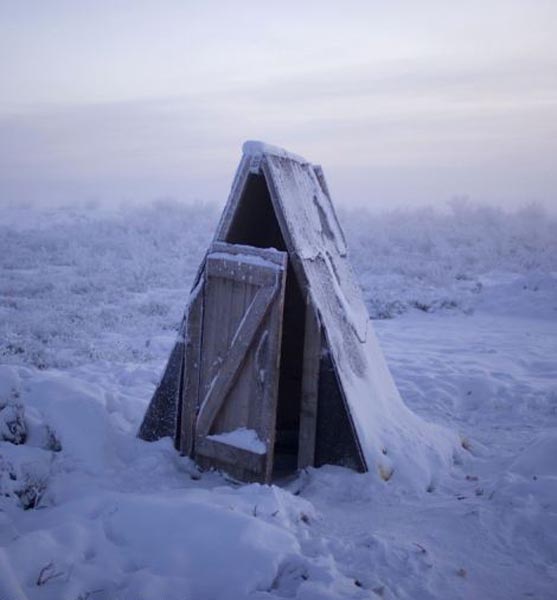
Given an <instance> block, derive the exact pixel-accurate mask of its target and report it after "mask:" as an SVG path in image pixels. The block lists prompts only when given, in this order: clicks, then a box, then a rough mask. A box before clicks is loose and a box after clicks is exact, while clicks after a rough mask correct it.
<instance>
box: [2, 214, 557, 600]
mask: <svg viewBox="0 0 557 600" xmlns="http://www.w3.org/2000/svg"><path fill="white" fill-rule="evenodd" d="M217 217H218V214H217V212H216V211H215V210H214V209H211V208H207V207H205V208H193V207H188V206H181V205H179V204H175V203H172V202H158V203H155V204H153V205H150V206H144V207H139V208H134V209H131V208H129V207H122V208H118V209H107V208H103V207H102V206H98V205H95V204H94V203H92V204H91V205H88V206H80V207H75V206H74V207H66V208H57V209H46V208H37V207H34V206H24V207H21V206H17V205H13V206H8V205H5V206H3V207H2V212H1V216H0V408H1V410H0V440H3V441H0V599H1V600H19V599H24V598H29V599H41V600H78V599H80V600H85V599H86V598H90V599H91V600H186V599H192V600H198V599H201V600H204V599H210V598H220V599H232V600H235V599H241V598H254V599H255V598H273V597H297V598H305V599H320V598H407V599H412V600H415V599H421V598H436V599H443V600H445V599H452V598H466V599H479V600H481V599H498V598H501V599H505V600H508V599H510V598H544V599H550V598H555V597H557V364H556V358H555V357H556V356H557V223H556V221H555V220H554V219H552V218H550V217H548V216H547V215H544V214H543V213H542V212H541V211H539V210H537V209H535V208H530V209H526V210H523V211H521V212H519V213H514V214H506V213H502V212H500V211H497V210H494V209H487V208H482V209H480V208H475V207H473V206H467V205H461V206H458V205H456V204H455V205H453V207H452V208H451V209H450V210H448V211H447V212H445V213H436V212H431V211H428V210H420V211H412V212H397V213H390V214H383V215H375V216H373V215H367V214H361V213H360V214H355V213H351V212H346V213H345V214H341V220H342V221H343V223H344V224H345V227H346V230H347V235H348V239H349V242H350V246H351V249H352V259H353V262H354V266H355V269H356V271H357V274H358V277H359V280H360V283H361V285H362V288H363V291H364V296H365V299H366V303H367V305H368V308H369V310H370V313H371V314H372V315H373V316H374V317H375V318H376V321H375V326H376V331H377V333H378V336H379V338H380V340H381V342H382V345H383V348H384V351H385V353H386V356H387V359H388V362H389V364H390V366H391V369H392V371H393V374H394V377H395V380H396V382H397V384H398V386H399V389H400V391H401V393H402V396H403V398H404V399H405V401H406V403H407V404H408V405H409V406H410V407H411V408H412V409H413V410H414V411H415V412H416V413H418V414H420V415H421V416H423V417H424V418H426V419H428V420H430V421H433V422H436V423H440V424H443V425H445V426H447V427H449V428H451V429H453V430H455V431H457V432H458V433H459V435H460V437H461V440H462V447H463V448H462V451H461V452H460V453H459V454H458V455H455V461H454V465H453V466H452V467H451V469H450V471H449V472H442V473H439V475H438V477H436V478H434V479H433V480H432V481H431V482H429V483H428V485H427V486H425V489H423V490H417V491H416V490H407V489H404V488H403V487H401V486H399V485H398V484H397V482H396V478H393V479H391V480H390V481H387V482H384V481H382V480H381V479H380V478H378V477H375V476H372V475H370V474H357V473H353V472H351V471H348V470H345V469H342V468H338V467H324V468H322V469H318V470H314V469H310V470H308V471H307V472H304V473H302V474H300V475H299V476H298V477H297V478H293V479H290V480H288V481H284V482H282V484H281V485H280V486H260V485H244V486H238V485H235V484H233V483H232V482H230V481H228V480H227V479H226V478H225V477H224V476H222V475H220V474H217V473H202V474H201V473H199V472H198V471H197V470H196V468H195V466H194V465H193V464H192V463H191V461H189V460H188V459H186V458H182V457H180V456H178V455H177V454H176V452H175V451H174V450H173V448H172V445H171V443H170V441H169V440H162V441H160V442H157V443H154V444H149V443H145V442H142V441H140V440H138V439H137V438H136V437H135V433H136V431H137V428H138V425H139V423H140V421H141V418H142V416H143V412H144V410H145V407H146V405H147V403H148V401H149V398H150V395H151V394H152V392H153V390H154V387H155V385H156V382H157V379H158V377H159V375H160V373H161V369H162V367H163V366H164V364H165V361H166V359H167V357H168V353H169V351H170V348H171V346H172V342H173V339H174V335H175V333H176V330H177V327H178V324H179V320H180V316H181V312H182V310H183V307H184V303H185V300H186V297H187V293H188V290H189V286H190V283H191V280H192V278H193V274H194V272H195V270H196V269H197V266H198V262H199V260H200V258H201V256H202V254H203V252H204V250H205V248H206V246H207V244H208V242H209V239H210V236H211V233H212V230H213V228H214V225H215V223H216V219H217ZM14 442H16V443H14Z"/></svg>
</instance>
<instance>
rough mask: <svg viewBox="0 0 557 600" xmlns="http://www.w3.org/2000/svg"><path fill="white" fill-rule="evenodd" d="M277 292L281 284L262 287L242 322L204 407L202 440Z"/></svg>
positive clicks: (201, 412) (200, 424)
mask: <svg viewBox="0 0 557 600" xmlns="http://www.w3.org/2000/svg"><path fill="white" fill-rule="evenodd" d="M277 291H278V285H275V286H273V287H264V288H261V289H260V290H259V291H258V292H257V294H256V296H255V298H254V300H253V302H252V303H251V306H250V308H249V309H248V311H247V312H246V314H245V316H244V318H243V319H242V321H241V323H240V326H239V328H238V330H237V331H236V333H235V335H234V337H233V339H232V343H231V347H230V350H229V352H228V354H227V356H226V358H225V359H224V361H223V363H222V365H220V368H219V371H218V374H217V376H216V377H215V378H214V379H213V381H212V382H211V384H210V386H209V390H208V392H207V394H206V395H205V398H204V399H203V402H202V404H201V407H200V410H199V414H198V416H197V426H196V429H197V436H198V437H199V436H205V435H208V434H209V430H210V427H211V425H212V424H213V421H214V420H215V417H216V415H217V413H218V411H219V409H220V408H221V406H222V403H223V401H224V399H225V397H226V393H227V392H228V390H229V389H230V387H231V386H232V384H233V383H234V377H235V376H236V374H237V373H238V370H239V368H240V367H241V365H242V362H243V359H244V358H245V355H246V352H247V350H248V348H249V347H250V345H251V343H252V342H253V339H254V337H255V334H256V333H257V331H258V329H259V326H260V325H261V322H262V321H263V319H264V317H265V315H266V314H267V311H268V310H269V307H270V306H271V303H272V301H273V298H274V297H275V295H276V293H277Z"/></svg>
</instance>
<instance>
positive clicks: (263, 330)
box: [193, 243, 286, 482]
mask: <svg viewBox="0 0 557 600" xmlns="http://www.w3.org/2000/svg"><path fill="white" fill-rule="evenodd" d="M285 279H286V253H282V252H278V251H276V250H272V249H261V248H246V247H245V246H235V245H231V244H224V243H216V244H214V245H213V247H212V248H211V251H210V252H209V254H208V255H207V259H206V264H205V271H204V291H203V324H202V328H201V339H200V360H199V379H198V387H197V397H198V400H197V403H198V405H199V410H198V414H197V419H196V422H195V447H194V452H193V454H194V456H195V458H196V460H197V461H198V462H199V463H200V464H201V465H202V466H204V467H216V468H223V469H224V470H227V471H228V472H230V473H231V474H233V475H234V476H235V477H237V478H239V479H243V480H250V481H263V482H268V481H270V478H271V474H272V466H273V447H274V438H275V419H276V405H277V392H278V375H279V359H280V344H281V336H282V335H281V334H282V315H283V304H284V287H285ZM241 428H245V429H250V430H252V431H254V432H255V433H256V434H257V437H258V438H259V440H261V441H262V442H263V443H264V444H265V448H266V452H265V454H258V453H255V452H250V451H249V449H244V448H237V447H235V446H232V445H230V447H229V448H228V449H227V448H226V446H227V444H225V443H224V442H222V441H218V442H216V441H214V440H212V439H210V438H211V436H213V435H216V434H221V433H226V432H232V431H236V430H238V429H241ZM230 457H233V459H234V460H231V459H230ZM232 467H233V468H232Z"/></svg>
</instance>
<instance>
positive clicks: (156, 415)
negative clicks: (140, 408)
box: [138, 321, 186, 442]
mask: <svg viewBox="0 0 557 600" xmlns="http://www.w3.org/2000/svg"><path fill="white" fill-rule="evenodd" d="M185 327H186V325H185V322H184V321H182V324H181V326H180V333H179V335H178V339H177V341H176V343H175V345H174V348H173V350H172V353H171V354H170V358H169V359H168V363H167V365H166V368H165V370H164V374H163V376H162V378H161V380H160V382H159V384H158V386H157V389H156V390H155V393H154V394H153V398H152V399H151V402H150V404H149V407H148V408H147V411H146V412H145V416H144V417H143V422H142V423H141V427H140V428H139V432H138V436H139V437H140V438H141V439H143V440H145V441H147V442H153V441H155V440H158V439H160V438H162V437H166V436H170V437H174V436H175V435H176V423H177V418H178V415H177V412H178V410H177V409H178V406H179V401H178V395H179V393H180V387H181V381H182V371H183V361H184V335H185V334H184V332H185Z"/></svg>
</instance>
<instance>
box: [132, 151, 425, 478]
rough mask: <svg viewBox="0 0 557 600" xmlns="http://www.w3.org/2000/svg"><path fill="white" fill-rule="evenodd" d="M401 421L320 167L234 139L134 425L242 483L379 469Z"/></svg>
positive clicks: (386, 465) (405, 425)
mask: <svg viewBox="0 0 557 600" xmlns="http://www.w3.org/2000/svg"><path fill="white" fill-rule="evenodd" d="M401 416H402V418H399V417H401ZM413 419H417V417H415V415H413V413H410V411H408V409H407V408H406V406H405V405H404V404H403V403H402V401H401V399H400V396H399V395H398V392H397V390H396V387H395V385H394V383H393V380H392V378H391V375H390V373H389V371H388V369H387V367H386V364H385V361H384V359H383V356H382V353H381V351H380V349H379V347H378V344H377V341H376V338H375V336H374V334H373V331H372V327H371V322H370V319H369V316H368V314H367V311H366V308H365V306H364V303H363V300H362V297H361V293H360V290H359V289H358V287H357V285H356V283H355V279H354V276H353V273H352V270H351V268H350V265H349V262H348V257H347V249H346V242H345V238H344V234H343V232H342V229H341V226H340V224H339V222H338V219H337V216H336V214H335V211H334V208H333V205H332V202H331V198H330V194H329V190H328V188H327V184H326V182H325V178H324V176H323V172H322V170H321V168H320V167H318V166H314V165H312V164H310V163H309V162H307V161H306V160H304V159H303V158H301V157H298V156H295V155H292V154H290V153H288V152H286V151H284V150H282V149H279V148H275V147H272V146H268V145H265V144H262V143H260V142H246V143H245V144H244V147H243V157H242V160H241V162H240V165H239V168H238V171H237V173H236V176H235V178H234V182H233V184H232V189H231V193H230V196H229V199H228V202H227V204H226V207H225V209H224V212H223V215H222V217H221V220H220V223H219V225H218V228H217V231H216V234H215V237H214V241H213V243H212V244H211V246H210V248H209V249H208V251H207V254H206V256H205V258H204V260H203V263H202V265H201V266H200V269H199V271H198V275H197V278H196V280H195V282H194V285H193V288H192V291H191V295H190V299H189V303H188V306H187V308H186V311H185V316H184V320H183V322H182V326H181V331H180V335H179V338H178V341H177V343H176V345H175V347H174V350H173V352H172V354H171V356H170V359H169V361H168V364H167V367H166V370H165V372H164V375H163V377H162V379H161V381H160V384H159V386H158V388H157V390H156V392H155V394H154V396H153V399H152V401H151V403H150V406H149V408H148V410H147V412H146V415H145V417H144V421H143V423H142V425H141V429H140V432H139V436H140V437H141V438H143V439H145V440H155V439H158V438H160V437H163V436H173V437H174V440H175V445H176V447H177V448H178V449H179V450H180V452H182V453H183V454H186V455H188V456H191V457H192V458H193V459H194V460H195V461H196V462H197V463H198V464H199V465H200V466H201V467H203V468H212V467H215V468H219V469H222V470H224V471H226V472H227V473H229V474H230V475H232V476H233V477H235V478H237V479H239V480H243V481H261V482H269V481H271V479H272V478H273V477H274V476H276V475H277V474H282V473H287V472H289V471H294V470H295V469H297V468H302V467H306V466H310V465H313V466H320V465H323V464H327V463H328V464H337V465H344V466H347V467H351V468H353V469H356V470H359V471H365V470H368V469H371V468H372V467H373V468H377V469H378V470H379V471H380V473H381V475H382V476H383V478H384V479H385V478H387V479H388V478H389V477H390V473H392V468H393V467H392V463H391V461H390V457H389V443H388V440H389V438H390V437H391V439H392V437H393V436H394V437H396V438H397V439H398V438H400V436H401V435H403V436H404V435H406V433H408V431H409V430H410V429H411V428H412V423H414V422H415V421H413ZM409 424H410V427H409ZM401 428H402V429H401ZM391 434H392V435H391ZM395 446H396V447H395V448H394V450H395V453H396V451H397V448H399V447H400V445H396V444H395Z"/></svg>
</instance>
